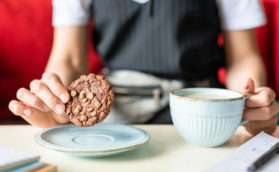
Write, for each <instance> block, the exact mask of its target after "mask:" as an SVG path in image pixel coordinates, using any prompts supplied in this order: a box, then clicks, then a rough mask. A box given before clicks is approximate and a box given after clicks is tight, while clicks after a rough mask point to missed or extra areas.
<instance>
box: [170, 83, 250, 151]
mask: <svg viewBox="0 0 279 172" xmlns="http://www.w3.org/2000/svg"><path fill="white" fill-rule="evenodd" d="M196 94H202V95H204V96H203V97H202V98H201V97H198V98H197V97H191V96H190V97H187V96H186V97H184V96H185V95H196ZM210 95H211V97H209V98H207V96H210ZM212 96H213V97H212ZM247 97H248V96H246V95H243V94H241V93H238V92H235V91H231V90H227V89H219V88H185V89H179V90H174V91H172V92H171V93H170V111H171V117H172V121H173V124H174V126H175V128H176V129H177V131H178V133H179V134H180V135H181V136H182V137H183V139H184V140H186V141H187V142H189V143H191V144H194V145H199V146H204V147H216V146H219V145H222V144H223V143H225V142H226V141H227V140H229V139H230V138H231V137H232V136H233V134H234V133H235V131H236V129H237V128H238V127H239V126H240V125H242V124H245V123H247V121H243V120H242V115H243V110H244V104H245V99H246V98H247Z"/></svg>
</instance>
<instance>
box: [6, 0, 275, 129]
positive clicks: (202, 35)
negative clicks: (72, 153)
mask: <svg viewBox="0 0 279 172" xmlns="http://www.w3.org/2000/svg"><path fill="white" fill-rule="evenodd" d="M53 9H54V11H53V25H54V26H55V33H54V43H53V49H52V53H51V56H50V59H49V62H48V65H47V68H46V73H45V74H43V76H42V78H41V79H39V80H34V81H32V82H31V83H30V90H27V89H25V88H21V89H19V90H18V92H17V98H18V100H13V101H11V102H10V104H9V108H10V110H11V111H12V112H13V113H14V114H15V115H19V116H22V117H23V118H24V119H25V120H27V121H28V122H29V123H31V124H33V125H36V126H39V127H42V128H46V127H51V126H55V125H59V124H64V123H68V122H69V120H68V118H67V117H66V116H65V114H64V111H65V105H64V103H66V102H67V101H68V100H69V94H68V92H67V89H66V88H67V87H68V86H69V84H70V83H71V82H72V81H73V80H74V79H76V78H77V77H78V76H79V75H81V74H86V73H88V67H87V66H88V64H87V63H88V59H87V58H88V57H87V56H88V54H87V43H88V27H87V25H88V23H89V20H90V17H91V16H93V18H94V30H93V41H94V46H95V49H96V50H97V52H98V53H99V54H100V56H101V57H102V60H103V62H104V64H105V66H106V67H107V68H108V69H109V72H108V73H107V78H108V79H109V80H110V81H111V83H112V84H113V85H114V86H115V90H116V91H117V90H118V88H125V89H127V90H129V91H130V92H132V93H134V94H133V95H132V96H131V95H124V97H123V95H122V97H121V96H118V98H117V99H116V102H115V106H114V107H115V108H114V109H115V110H113V113H111V115H109V117H110V118H111V119H110V120H112V121H114V122H145V123H148V122H150V123H170V122H171V120H170V115H169V110H168V109H167V108H166V105H167V99H168V98H167V96H166V95H167V93H168V91H169V90H170V89H175V88H180V87H201V86H205V87H219V86H220V84H219V83H218V80H217V75H216V73H217V69H218V68H219V67H221V66H224V65H226V69H227V81H226V87H227V88H228V89H232V90H236V91H240V92H243V93H253V94H254V96H252V97H250V98H249V99H248V100H247V101H246V110H245V112H244V119H245V120H248V121H249V122H248V123H247V124H246V125H245V128H246V129H247V131H249V132H250V133H252V134H256V133H258V132H260V131H266V132H268V133H271V132H273V131H274V129H275V127H276V123H277V113H278V111H279V107H278V103H277V102H276V101H275V97H276V95H275V93H274V91H273V90H271V89H270V88H267V87H264V86H265V84H266V81H265V80H266V78H265V73H264V71H265V70H264V66H263V62H262V61H261V58H260V55H259V53H258V50H257V46H256V44H255V38H254V32H253V28H255V27H257V26H260V25H262V24H264V22H265V18H264V14H263V11H262V9H261V6H260V3H259V2H258V1H256V0H235V1H226V0H217V1H216V2H215V0H203V1H201V0H177V1H172V0H166V1H160V0H117V1H115V0H71V1H69V0H54V1H53ZM221 31H223V36H224V44H225V46H224V48H223V47H219V46H218V44H217V37H218V34H219V33H220V32H221ZM140 89H145V90H148V91H149V92H151V93H154V92H155V91H156V90H157V91H158V92H157V93H158V94H157V95H156V94H154V96H153V97H154V98H152V97H148V98H146V97H144V96H143V95H135V94H137V93H138V92H139V91H138V90H140ZM154 90H155V91H154ZM149 96H152V94H151V95H149ZM146 102H148V103H146ZM129 103H130V104H129ZM147 105H150V106H148V107H147ZM131 107H132V108H131ZM119 112H120V113H119Z"/></svg>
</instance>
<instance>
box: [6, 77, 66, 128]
mask: <svg viewBox="0 0 279 172" xmlns="http://www.w3.org/2000/svg"><path fill="white" fill-rule="evenodd" d="M16 97H17V99H18V100H11V101H10V103H9V109H10V110H11V111H12V112H13V113H14V114H15V115H17V116H21V117H22V118H24V119H25V120H26V121H27V122H29V123H30V124H32V125H35V126H37V127H40V128H48V127H52V126H56V125H61V124H66V123H69V119H68V117H67V116H66V114H65V103H66V102H68V101H69V99H70V95H69V93H68V90H67V88H66V87H65V86H64V84H63V83H62V81H61V79H60V78H59V77H58V76H57V75H56V74H54V73H44V74H43V76H42V78H41V79H35V80H33V81H32V82H31V83H30V90H28V89H26V88H20V89H18V91H17V94H16Z"/></svg>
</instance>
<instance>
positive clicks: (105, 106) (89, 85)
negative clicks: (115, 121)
mask: <svg viewBox="0 0 279 172" xmlns="http://www.w3.org/2000/svg"><path fill="white" fill-rule="evenodd" d="M69 92H70V95H71V99H70V101H69V102H68V103H67V104H66V114H67V115H68V117H69V119H70V121H72V122H73V123H74V124H75V125H78V126H80V127H88V126H92V125H94V124H96V123H98V122H101V121H103V120H104V119H105V118H106V117H107V115H108V114H109V112H110V108H111V105H112V102H113V92H112V88H111V85H110V84H109V82H108V81H107V80H106V79H105V78H104V77H103V76H102V75H94V74H89V75H82V76H81V77H80V78H79V79H77V80H75V81H74V82H72V84H71V85H70V87H69Z"/></svg>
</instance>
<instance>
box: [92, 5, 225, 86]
mask: <svg viewBox="0 0 279 172" xmlns="http://www.w3.org/2000/svg"><path fill="white" fill-rule="evenodd" d="M92 11H93V19H94V31H93V39H94V40H93V41H94V46H95V49H96V50H97V52H98V53H99V54H100V56H101V58H102V60H103V63H104V65H105V66H107V67H108V68H109V69H130V70H138V71H141V72H146V73H149V74H154V75H156V76H159V77H163V78H172V79H184V80H186V81H191V80H203V79H207V78H212V77H213V78H216V73H217V70H218V68H220V67H221V66H224V64H225V58H224V53H223V48H222V47H219V46H218V45H217V37H218V34H219V33H220V21H219V16H218V10H217V6H216V3H215V0H150V1H148V2H147V3H145V4H139V3H137V2H135V1H133V0H93V6H92Z"/></svg>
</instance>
